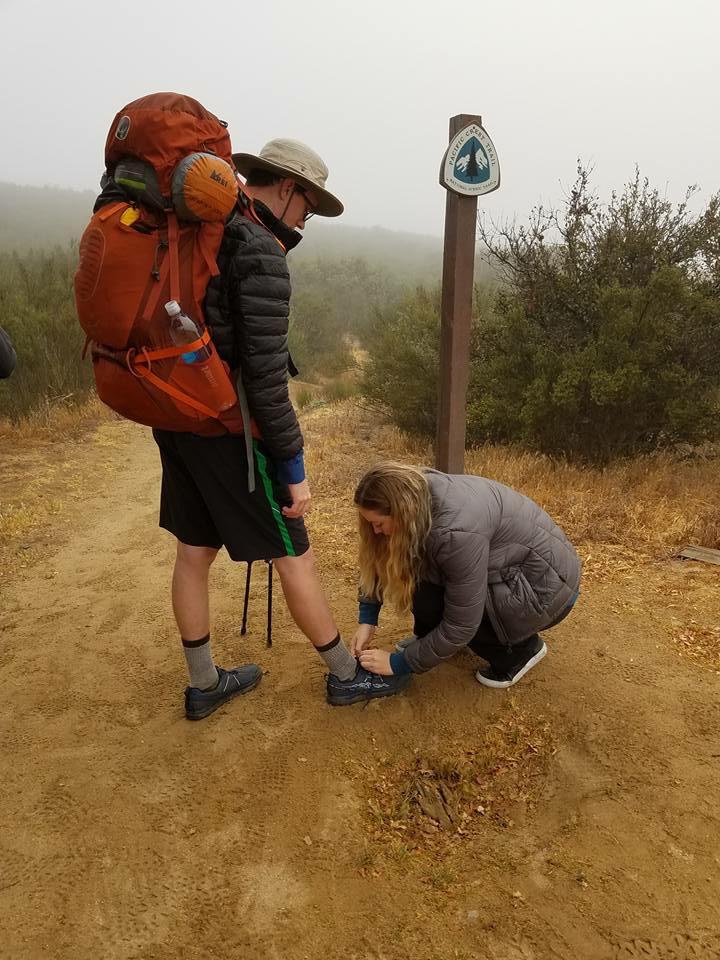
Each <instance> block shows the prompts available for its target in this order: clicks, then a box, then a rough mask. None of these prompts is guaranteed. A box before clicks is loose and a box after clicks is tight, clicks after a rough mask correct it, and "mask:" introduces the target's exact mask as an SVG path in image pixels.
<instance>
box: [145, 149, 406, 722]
mask: <svg viewBox="0 0 720 960" xmlns="http://www.w3.org/2000/svg"><path fill="white" fill-rule="evenodd" d="M233 161H234V163H235V166H236V168H237V169H238V171H239V172H240V173H241V174H242V175H243V176H245V177H246V178H247V182H246V184H245V186H244V187H243V188H242V189H241V192H240V198H239V202H238V208H237V212H236V213H235V215H234V216H233V217H232V218H231V220H230V221H229V222H228V223H227V224H226V226H225V232H224V236H223V240H222V244H221V247H220V251H219V255H218V267H219V269H220V276H219V277H217V278H214V279H212V280H211V281H210V284H209V286H208V290H207V295H206V298H205V314H206V320H207V323H208V325H209V327H210V329H211V330H212V336H213V341H214V343H215V345H216V347H217V349H218V352H219V354H220V356H221V357H222V358H223V360H225V361H226V362H227V363H228V364H229V366H230V368H231V369H232V370H237V371H238V372H239V377H238V386H239V392H240V394H241V395H242V393H243V392H244V394H245V398H246V399H247V407H248V409H249V412H250V414H251V416H252V422H253V426H254V433H255V434H256V438H255V439H254V440H253V441H252V444H250V443H248V442H247V441H248V440H249V437H248V436H247V434H246V437H238V436H232V435H229V434H228V435H225V436H221V437H198V436H195V435H193V434H184V433H176V432H175V433H172V432H168V431H159V430H156V431H154V435H155V439H156V441H157V443H158V446H159V448H160V454H161V458H162V465H163V489H162V502H161V512H160V524H161V526H163V527H165V528H166V529H167V530H169V531H170V532H171V533H173V534H174V535H175V537H176V538H177V540H178V546H177V558H176V563H175V572H174V576H173V589H172V594H173V609H174V611H175V616H176V619H177V623H178V627H179V629H180V634H181V637H182V638H183V639H182V642H183V647H184V650H185V654H186V657H187V661H188V667H189V670H190V683H191V686H190V688H189V689H188V692H187V694H186V712H187V716H188V717H199V716H204V715H206V713H209V712H211V711H212V710H214V709H216V707H217V706H219V705H220V704H221V703H223V702H224V701H225V700H227V699H229V697H231V696H233V695H234V694H236V693H242V692H244V691H245V690H247V689H251V688H252V687H253V686H254V685H255V684H256V683H257V682H258V681H259V679H260V670H259V668H258V667H256V666H254V665H251V666H246V667H240V668H239V669H237V670H234V671H229V672H226V671H223V670H222V669H221V668H216V667H215V665H214V663H213V659H212V655H211V652H210V624H209V613H208V573H209V569H210V566H211V564H212V562H213V560H214V559H215V556H216V555H217V552H218V549H219V547H220V546H221V545H223V544H224V545H225V547H226V549H227V550H228V552H229V554H230V556H231V557H232V558H233V559H234V560H245V561H251V560H257V559H269V558H271V557H272V558H273V559H274V566H275V568H276V569H277V571H278V574H279V576H280V581H281V584H282V588H283V592H284V594H285V599H286V601H287V604H288V608H289V610H290V613H291V615H292V617H293V619H294V620H295V622H296V623H297V625H298V626H299V627H300V629H301V630H302V631H303V633H304V634H305V635H306V636H307V637H308V638H309V639H310V640H311V642H312V643H313V645H314V646H315V648H316V650H317V651H318V653H319V654H320V655H321V656H322V657H323V659H324V660H325V662H326V663H327V665H328V668H329V670H330V674H331V675H332V676H334V677H336V678H337V681H334V682H335V683H341V684H342V685H343V687H345V686H347V688H348V689H350V688H353V689H355V688H357V689H358V690H362V692H363V698H364V699H370V698H372V697H376V696H388V695H390V694H392V693H395V692H397V691H398V690H399V689H401V687H402V684H400V683H398V682H397V680H396V678H393V677H374V676H373V675H371V674H368V673H367V671H365V670H363V669H362V668H360V667H358V664H357V662H356V660H355V658H354V657H353V656H352V655H351V654H350V652H349V650H348V649H347V647H346V646H345V644H344V643H343V641H342V640H341V638H340V635H339V633H338V630H337V626H336V624H335V621H334V619H333V616H332V613H331V611H330V608H329V606H328V603H327V600H326V598H325V594H324V592H323V589H322V586H321V584H320V581H319V578H318V575H317V571H316V568H315V562H314V557H313V553H312V549H311V548H310V545H309V542H308V538H307V533H306V530H305V524H304V521H303V517H304V516H305V514H306V513H307V511H308V509H309V506H310V501H311V496H310V488H309V486H308V482H307V479H306V477H305V470H304V464H303V437H302V433H301V431H300V426H299V424H298V420H297V416H296V414H295V410H294V409H293V406H292V403H291V401H290V398H289V394H288V371H289V370H290V371H291V372H292V371H293V367H292V360H291V358H290V356H289V353H288V346H287V334H288V316H289V300H290V279H289V275H288V270H287V266H286V262H285V254H286V252H287V251H288V250H291V249H292V248H293V247H295V246H296V245H297V244H298V243H299V241H300V239H301V236H300V233H299V232H298V231H301V230H302V229H303V228H304V226H305V223H306V221H307V220H308V219H309V218H310V217H311V216H313V215H317V216H325V217H335V216H338V215H339V214H341V213H342V211H343V206H342V204H341V203H340V201H339V200H338V199H337V198H336V197H334V196H333V195H332V194H331V193H329V192H328V190H327V189H326V187H325V184H326V182H327V177H328V169H327V167H326V166H325V164H324V163H323V161H322V160H321V159H320V157H319V156H318V155H317V154H316V153H315V152H314V151H313V150H311V149H310V148H309V147H307V146H305V145H304V144H302V143H299V142H298V141H294V140H273V141H271V142H270V143H268V144H266V145H265V146H264V147H263V149H262V150H261V151H260V153H259V154H258V155H257V156H254V155H252V154H234V155H233ZM253 481H254V483H253ZM253 486H254V489H253ZM216 669H217V674H219V678H220V679H219V683H218V682H217V681H216ZM228 678H231V679H228Z"/></svg>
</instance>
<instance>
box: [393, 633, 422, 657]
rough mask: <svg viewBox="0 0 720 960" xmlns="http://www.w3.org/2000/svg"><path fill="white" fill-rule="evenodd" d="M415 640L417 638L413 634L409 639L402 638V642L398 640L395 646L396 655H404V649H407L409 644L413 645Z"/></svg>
mask: <svg viewBox="0 0 720 960" xmlns="http://www.w3.org/2000/svg"><path fill="white" fill-rule="evenodd" d="M416 640H417V637H416V636H415V634H414V633H412V634H410V636H409V637H403V639H402V640H398V641H397V643H396V644H395V649H396V650H397V652H398V653H404V652H405V647H409V646H410V644H411V643H415V641H416Z"/></svg>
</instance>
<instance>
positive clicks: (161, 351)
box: [133, 327, 210, 366]
mask: <svg viewBox="0 0 720 960" xmlns="http://www.w3.org/2000/svg"><path fill="white" fill-rule="evenodd" d="M209 342H210V331H209V330H208V328H207V327H206V328H205V329H204V330H203V332H202V336H200V337H198V338H197V340H193V341H192V343H183V344H182V346H179V347H177V346H176V347H159V348H158V349H157V350H143V352H142V353H137V354H135V355H134V357H133V362H134V363H142V362H143V360H148V361H150V360H168V359H169V358H170V357H180V356H182V355H183V353H194V352H195V351H196V350H199V349H200V348H201V347H204V346H205V345H206V344H207V343H209ZM149 365H150V364H149V363H148V366H149Z"/></svg>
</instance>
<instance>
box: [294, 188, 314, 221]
mask: <svg viewBox="0 0 720 960" xmlns="http://www.w3.org/2000/svg"><path fill="white" fill-rule="evenodd" d="M295 192H296V193H299V194H300V196H301V197H302V198H303V199H304V201H305V216H304V217H303V220H304V221H305V223H307V222H308V220H309V219H310V217H314V216H315V208H314V207H313V204H312V202H311V201H310V199H309V198H308V195H307V191H306V190H305V188H304V187H299V186H298V185H297V184H295Z"/></svg>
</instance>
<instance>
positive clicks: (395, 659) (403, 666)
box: [390, 653, 412, 677]
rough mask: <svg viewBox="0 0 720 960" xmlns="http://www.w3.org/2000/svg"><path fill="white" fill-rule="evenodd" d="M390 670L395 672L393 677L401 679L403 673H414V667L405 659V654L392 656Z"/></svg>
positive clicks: (392, 654) (393, 654)
mask: <svg viewBox="0 0 720 960" xmlns="http://www.w3.org/2000/svg"><path fill="white" fill-rule="evenodd" d="M390 669H391V670H392V672H393V676H396V677H399V676H400V675H401V674H403V673H412V667H411V666H410V664H409V663H408V662H407V660H406V659H405V654H404V653H391V654H390Z"/></svg>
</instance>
